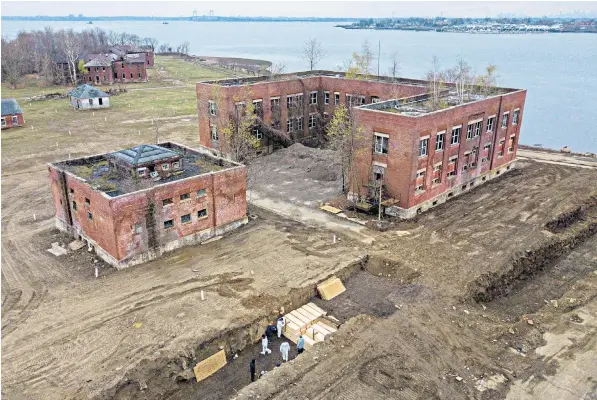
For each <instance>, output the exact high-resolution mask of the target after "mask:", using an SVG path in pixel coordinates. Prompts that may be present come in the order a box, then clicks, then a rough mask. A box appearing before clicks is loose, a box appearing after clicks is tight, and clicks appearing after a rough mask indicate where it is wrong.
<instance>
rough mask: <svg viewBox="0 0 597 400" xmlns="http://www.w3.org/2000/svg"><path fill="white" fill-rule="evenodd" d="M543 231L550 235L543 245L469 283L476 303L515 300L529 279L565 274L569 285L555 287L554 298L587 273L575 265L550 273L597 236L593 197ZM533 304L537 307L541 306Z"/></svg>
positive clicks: (525, 288)
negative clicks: (575, 250) (574, 251)
mask: <svg viewBox="0 0 597 400" xmlns="http://www.w3.org/2000/svg"><path fill="white" fill-rule="evenodd" d="M545 229H546V230H548V231H549V232H551V233H552V234H553V235H552V236H550V237H549V238H548V239H546V240H545V241H544V242H543V243H541V244H540V245H538V246H537V247H535V248H531V249H529V250H526V251H525V252H524V253H522V254H516V255H515V256H514V258H513V260H512V261H511V262H510V263H509V264H508V266H507V267H506V268H503V269H501V270H500V271H497V272H490V273H486V274H483V275H481V276H479V277H478V278H477V279H475V280H474V281H473V282H471V283H470V284H469V287H468V293H469V295H470V297H471V298H472V299H473V300H474V301H476V302H478V303H481V302H484V303H487V302H492V301H496V302H500V301H501V302H504V301H506V300H504V299H506V298H514V297H515V296H516V294H517V293H519V292H520V291H521V290H529V285H528V283H529V280H530V279H531V278H533V279H540V280H544V281H545V282H547V281H549V280H550V279H551V280H554V279H556V278H558V277H559V275H567V277H566V278H567V283H568V284H566V282H564V283H562V284H558V285H557V287H554V288H553V290H552V291H551V292H550V293H548V294H551V295H554V296H555V295H557V294H560V295H561V294H562V293H563V292H564V291H565V289H566V288H567V287H568V286H569V285H570V284H573V282H574V281H575V280H576V279H578V278H580V277H581V276H583V275H584V274H585V273H586V272H587V271H586V269H583V268H575V265H574V263H568V264H570V266H569V267H568V268H567V269H566V270H565V271H560V270H553V271H552V267H553V266H555V265H557V264H558V263H561V262H562V261H565V260H564V259H565V258H566V257H567V256H568V255H569V254H570V253H571V252H572V251H573V250H574V249H576V248H577V247H579V246H581V245H582V244H583V243H585V241H586V240H587V239H589V238H591V237H592V236H593V235H595V234H596V233H597V196H595V195H593V196H591V197H589V198H588V199H587V200H586V201H585V202H584V203H583V204H582V205H580V206H578V207H576V208H574V209H573V210H571V211H569V212H565V213H563V214H560V215H559V216H558V217H556V218H555V219H553V220H552V221H550V222H548V223H546V224H545ZM550 274H552V275H556V274H557V275H558V277H556V276H553V277H550V276H549V275H550ZM506 302H507V301H506ZM504 304H505V303H504ZM536 304H538V305H537V307H539V306H540V305H541V304H542V303H541V304H539V303H536ZM522 307H523V305H520V306H519V311H521V312H522V311H523V310H521V309H520V308H522ZM506 308H508V307H506ZM533 308H535V307H531V306H530V305H529V307H527V309H525V310H524V312H531V311H534V310H533Z"/></svg>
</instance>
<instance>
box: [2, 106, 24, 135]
mask: <svg viewBox="0 0 597 400" xmlns="http://www.w3.org/2000/svg"><path fill="white" fill-rule="evenodd" d="M23 125H25V120H24V119H23V111H22V110H21V107H19V104H18V103H17V101H16V99H2V129H8V128H13V127H15V126H23Z"/></svg>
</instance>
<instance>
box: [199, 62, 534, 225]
mask: <svg viewBox="0 0 597 400" xmlns="http://www.w3.org/2000/svg"><path fill="white" fill-rule="evenodd" d="M428 87H429V83H428V82H427V81H422V80H414V79H402V78H396V79H394V78H390V77H376V76H373V77H363V76H360V77H359V79H348V78H346V77H345V75H344V74H343V73H340V72H333V71H307V72H297V73H292V74H285V75H280V76H277V77H276V78H275V79H272V78H270V77H255V78H242V79H226V80H217V81H207V82H200V83H197V86H196V90H197V101H198V119H199V142H200V143H201V145H203V146H206V147H212V148H218V147H219V146H220V144H219V133H220V132H221V131H222V124H223V122H222V121H226V120H227V118H228V116H229V115H234V113H235V112H236V110H237V107H238V105H239V102H244V101H252V102H253V104H254V105H255V112H256V113H258V115H259V116H260V118H261V120H262V121H263V124H265V125H267V126H271V127H274V128H275V129H277V130H280V131H282V132H283V133H284V134H286V135H288V136H291V137H292V139H293V141H302V140H306V139H308V138H309V137H311V136H313V135H315V134H316V132H317V129H320V127H321V126H324V125H325V124H326V123H327V121H328V120H329V119H330V117H331V116H333V113H334V108H335V107H336V106H338V105H340V104H344V105H346V106H347V107H349V108H350V110H351V115H352V118H353V121H354V123H355V126H356V127H358V128H360V130H361V132H360V133H359V135H358V136H359V137H358V145H359V146H360V148H359V151H357V157H356V159H355V171H356V173H354V174H351V176H350V177H349V179H350V183H349V198H351V199H353V200H354V201H355V202H356V203H357V204H363V203H368V204H378V200H377V199H378V198H379V193H380V189H381V193H382V200H383V201H382V205H383V206H385V207H384V208H385V212H386V213H388V214H393V215H398V216H401V217H405V218H408V217H412V216H414V215H416V214H417V213H419V212H422V211H425V210H427V209H429V208H431V207H434V206H437V205H439V204H441V203H443V202H445V201H446V200H447V199H449V198H451V197H453V196H456V195H458V194H460V193H462V192H465V191H467V190H469V189H470V188H472V187H474V186H476V185H479V184H482V183H484V182H486V181H487V180H490V179H492V178H494V177H496V176H497V175H499V174H502V173H504V172H506V171H508V170H510V169H511V168H512V167H513V165H514V162H515V159H516V151H517V149H518V140H519V137H520V127H521V123H522V118H523V110H524V103H525V99H526V90H523V89H508V88H495V87H494V88H480V87H471V88H470V93H468V94H466V96H460V95H459V94H458V93H457V91H456V87H455V85H454V84H446V85H445V88H444V90H442V91H441V92H439V93H438V94H437V96H436V97H433V98H432V97H431V95H430V94H428ZM247 96H249V97H250V98H249V99H248V100H246V99H245V98H246V97H247ZM461 97H463V98H461ZM253 133H254V135H255V137H256V138H257V139H259V140H260V142H261V145H262V149H263V151H264V152H266V153H267V152H271V151H273V150H274V149H275V148H276V146H279V144H278V143H277V141H276V138H275V137H274V136H273V135H269V137H268V135H267V133H268V129H264V128H263V127H260V126H255V128H254V130H253Z"/></svg>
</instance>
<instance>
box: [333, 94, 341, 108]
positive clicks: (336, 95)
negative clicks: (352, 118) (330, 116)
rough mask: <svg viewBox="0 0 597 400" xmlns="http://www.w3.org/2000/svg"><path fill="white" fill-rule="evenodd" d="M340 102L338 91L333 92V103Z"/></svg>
mask: <svg viewBox="0 0 597 400" xmlns="http://www.w3.org/2000/svg"><path fill="white" fill-rule="evenodd" d="M338 104H340V92H334V105H336V106H337V105H338Z"/></svg>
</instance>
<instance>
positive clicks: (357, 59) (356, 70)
mask: <svg viewBox="0 0 597 400" xmlns="http://www.w3.org/2000/svg"><path fill="white" fill-rule="evenodd" d="M373 57H374V56H373V50H372V49H371V46H369V42H368V41H366V40H365V41H364V42H363V44H362V45H361V52H360V53H359V52H356V51H355V52H354V53H352V59H351V60H350V61H347V62H345V63H344V67H345V70H346V77H347V78H349V79H358V78H359V76H360V75H362V76H363V77H364V78H365V79H367V78H368V77H369V76H370V75H371V64H372V62H373Z"/></svg>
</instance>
